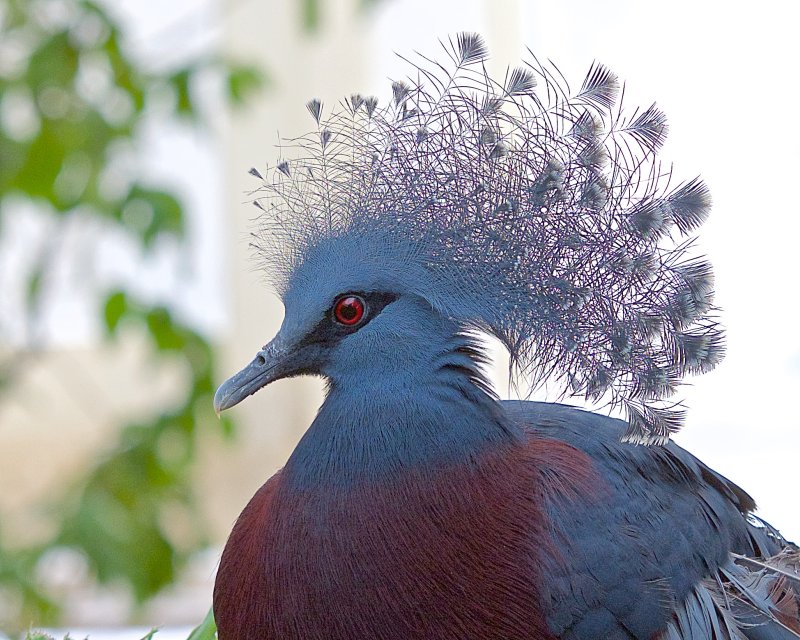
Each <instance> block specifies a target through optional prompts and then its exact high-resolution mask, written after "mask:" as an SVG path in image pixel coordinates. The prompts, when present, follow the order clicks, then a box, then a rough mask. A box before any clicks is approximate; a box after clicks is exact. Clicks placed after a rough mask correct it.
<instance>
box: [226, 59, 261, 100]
mask: <svg viewBox="0 0 800 640" xmlns="http://www.w3.org/2000/svg"><path fill="white" fill-rule="evenodd" d="M265 85H266V78H265V77H264V74H263V73H261V71H259V70H258V69H257V68H256V67H252V66H248V65H236V66H231V68H230V71H229V72H228V98H229V99H230V101H231V104H233V105H235V106H239V105H242V104H244V103H245V102H246V101H247V100H248V99H249V98H250V97H251V96H252V95H253V94H255V93H256V92H258V91H259V90H260V89H262V88H263V87H264V86H265Z"/></svg>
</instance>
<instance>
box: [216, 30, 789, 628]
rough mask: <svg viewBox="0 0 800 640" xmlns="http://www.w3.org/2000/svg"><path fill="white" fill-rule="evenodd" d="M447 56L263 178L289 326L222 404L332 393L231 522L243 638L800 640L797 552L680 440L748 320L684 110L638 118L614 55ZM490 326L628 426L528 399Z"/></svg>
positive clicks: (221, 613)
mask: <svg viewBox="0 0 800 640" xmlns="http://www.w3.org/2000/svg"><path fill="white" fill-rule="evenodd" d="M446 51H447V52H448V54H449V56H450V59H451V63H452V65H453V67H454V69H453V70H452V71H451V72H444V73H445V76H444V77H441V76H439V75H437V73H439V72H442V69H443V68H444V67H440V66H437V65H436V64H435V63H430V64H429V66H428V67H425V66H420V67H418V73H419V75H420V81H419V82H417V83H415V84H408V83H402V82H395V83H394V84H393V86H392V93H393V103H392V104H391V105H390V106H389V107H385V108H382V109H381V108H379V107H378V103H377V101H376V100H375V99H373V98H363V97H361V96H351V98H350V99H349V100H348V101H347V102H346V104H345V105H344V108H343V110H342V111H340V112H339V113H338V114H334V115H333V116H331V117H330V118H328V119H327V120H326V119H325V118H324V117H323V106H322V104H321V103H319V102H318V101H311V102H310V103H309V105H308V109H309V112H310V113H311V115H312V117H313V119H314V121H315V122H316V123H317V125H318V127H319V128H318V130H317V131H316V132H315V133H314V136H313V139H310V140H307V141H306V142H301V143H300V144H299V146H298V150H299V156H300V157H298V158H295V159H282V160H281V162H279V163H278V165H277V166H276V168H275V171H274V173H273V174H272V175H271V176H270V178H271V179H270V180H266V179H264V178H263V176H261V174H260V173H259V172H258V171H254V172H253V173H254V174H255V175H256V176H257V177H259V178H261V179H262V180H264V183H265V184H264V192H263V197H259V199H258V200H257V201H256V202H257V204H258V205H259V207H260V208H262V209H263V211H264V212H265V214H264V217H263V219H262V226H261V228H260V230H259V232H258V233H257V234H256V239H255V243H256V250H257V252H258V254H259V255H260V256H261V257H262V258H263V259H264V261H265V262H266V266H267V267H268V269H269V270H270V273H271V277H273V279H274V282H275V285H276V287H277V289H278V292H279V293H280V295H281V297H282V300H283V303H284V306H285V317H284V321H283V324H282V325H281V328H280V330H279V332H278V334H277V335H276V336H275V338H274V339H273V340H272V341H271V342H270V343H268V344H267V345H266V346H265V347H263V348H262V350H261V351H260V352H259V353H258V354H257V356H256V357H255V359H254V360H253V361H252V362H251V363H250V364H249V365H248V366H247V367H245V368H244V369H243V370H242V371H241V372H239V373H238V374H236V375H235V376H233V377H232V378H230V379H229V380H228V381H227V382H225V383H224V384H223V385H222V386H221V387H220V388H219V390H218V392H217V395H216V397H215V400H214V402H215V407H216V409H217V411H222V410H225V409H227V408H229V407H232V406H234V405H235V404H237V403H238V402H240V401H242V400H243V399H244V398H246V397H247V396H248V395H250V394H252V393H254V392H255V391H257V390H258V389H259V388H261V387H263V386H264V385H266V384H269V383H270V382H272V381H273V380H276V379H279V378H284V377H289V376H295V375H303V374H312V375H321V376H323V377H324V378H325V380H326V381H327V385H328V386H327V393H326V398H325V401H324V403H323V405H322V407H321V408H320V410H319V413H318V415H317V417H316V418H315V420H314V422H313V423H312V425H311V426H310V427H309V429H308V431H307V432H306V434H305V435H304V436H303V438H302V440H301V441H300V443H299V444H298V446H297V448H296V449H295V451H294V452H293V453H292V455H291V457H290V458H289V460H288V461H287V464H286V466H285V467H284V469H283V470H282V471H281V472H279V473H278V474H276V476H274V477H273V478H272V479H271V480H270V481H269V482H267V483H266V484H265V485H264V487H262V489H261V490H260V491H259V492H258V494H256V496H254V498H253V500H252V501H251V503H250V504H249V505H248V507H247V508H246V509H245V511H244V512H243V513H242V515H241V516H240V519H239V521H238V522H237V525H236V527H235V528H234V531H233V533H232V534H231V538H230V540H229V542H228V545H227V546H226V549H225V552H224V554H223V558H222V561H221V563H220V569H219V574H218V578H217V584H216V588H215V615H216V617H217V622H218V624H219V630H220V639H221V640H238V639H240V638H254V637H257V638H262V639H270V638H281V639H285V638H298V639H299V638H302V639H303V640H314V639H319V640H322V639H323V638H325V639H330V638H337V639H338V638H341V639H343V640H344V639H350V638H361V637H364V638H367V637H369V638H373V637H379V638H384V639H395V638H397V639H400V638H428V637H436V638H453V639H455V638H459V639H465V638H470V639H475V640H478V639H481V640H485V639H493V638H504V639H516V638H518V639H520V640H522V639H529V638H537V639H542V640H547V639H555V638H563V639H573V640H590V639H595V638H642V639H645V638H646V639H651V638H657V639H659V640H701V639H709V638H714V639H727V638H730V639H738V640H741V639H742V638H751V639H758V638H764V639H781V638H798V637H800V616H798V609H797V606H798V598H797V594H798V589H799V588H800V573H799V572H798V565H799V564H800V560H798V558H800V556H798V551H797V548H796V547H794V546H793V545H791V544H790V543H788V542H786V541H785V540H783V539H782V538H781V537H780V535H779V534H778V533H777V532H776V531H774V530H773V529H772V528H771V527H769V526H768V525H766V524H764V523H762V522H760V521H759V520H757V519H755V518H754V517H753V516H752V510H753V509H754V507H755V505H754V503H753V501H752V499H751V498H750V497H749V496H748V495H747V494H746V493H745V492H744V491H743V490H742V489H740V488H739V487H737V486H736V485H734V484H733V483H731V482H730V481H728V480H727V479H725V478H723V477H721V476H720V475H719V474H716V473H715V472H714V471H712V470H711V469H709V468H708V467H706V466H705V465H703V464H702V463H701V462H699V461H698V460H696V459H695V458H693V457H692V456H691V455H690V454H688V453H687V452H685V451H683V450H682V449H681V448H680V447H677V446H676V445H675V444H674V443H671V442H669V433H670V432H672V431H674V430H675V429H676V428H677V427H678V425H679V415H678V414H677V413H676V409H675V407H674V406H671V405H669V404H668V400H667V399H668V398H669V396H670V395H671V394H672V393H673V392H674V391H675V389H676V387H677V385H678V383H679V381H680V379H681V377H682V376H683V375H685V374H687V373H698V372H702V371H705V370H707V369H708V368H710V367H712V366H714V365H715V364H716V362H717V361H718V360H719V358H720V357H721V340H722V334H721V332H720V329H719V328H718V327H717V326H716V322H715V320H714V317H713V311H714V310H713V307H712V301H711V297H712V293H713V291H712V287H711V273H710V267H709V266H708V265H707V264H706V263H704V262H703V261H701V260H698V259H690V258H688V253H687V251H688V248H687V244H686V242H683V243H678V244H677V246H674V245H675V243H674V242H673V241H672V234H674V235H675V236H676V238H677V237H678V236H683V235H684V234H686V233H688V232H691V231H692V230H693V229H694V228H695V227H696V226H697V225H699V224H700V223H701V222H702V221H703V219H704V218H705V215H706V211H707V208H708V196H707V193H706V190H705V188H704V187H703V186H702V183H700V182H699V181H697V180H693V181H691V182H688V183H686V184H684V185H682V186H678V187H677V188H674V189H670V188H669V185H668V184H667V182H668V176H666V175H662V170H661V168H660V165H659V164H658V161H657V157H656V151H657V148H658V147H659V145H660V143H661V141H662V139H663V135H664V133H665V130H666V124H665V121H664V118H663V116H662V115H661V114H660V112H658V111H657V110H656V109H655V108H654V107H651V108H650V109H647V110H644V111H642V112H641V113H638V112H636V113H634V114H633V115H632V116H630V117H625V116H624V115H622V112H621V111H620V110H618V109H617V108H616V107H615V106H614V105H615V99H616V93H617V81H616V78H615V77H614V76H613V75H612V74H610V72H608V71H606V70H605V69H603V68H602V67H599V66H595V67H593V69H592V71H591V72H590V74H589V76H588V77H587V79H586V81H585V82H584V84H583V86H582V88H581V90H580V91H579V92H578V94H576V96H573V97H570V96H569V95H568V93H566V92H565V91H563V90H561V87H560V85H559V83H558V82H557V81H556V80H555V77H554V76H553V75H552V73H551V72H550V71H548V69H547V68H546V67H543V66H536V65H534V66H530V67H527V68H521V69H517V70H514V71H513V72H511V73H510V74H508V77H507V78H506V81H505V82H503V83H496V82H494V81H493V80H492V79H491V78H490V77H488V76H487V75H486V73H485V71H484V69H483V66H482V64H481V63H482V61H483V60H484V58H485V56H486V52H485V48H484V46H483V44H482V41H481V40H480V38H479V37H477V36H474V35H471V34H462V35H461V36H459V37H458V38H457V39H456V41H455V42H454V43H450V44H449V45H447V46H446ZM437 70H438V71H437ZM537 79H538V80H540V81H542V80H543V81H544V83H545V87H546V91H545V94H546V95H547V96H548V98H547V99H545V98H542V97H540V96H539V95H538V94H537V93H536V91H535V84H536V80H537ZM482 332H484V333H491V334H494V335H495V336H497V337H499V338H500V339H501V340H502V341H503V343H504V344H505V345H506V346H507V347H508V349H509V352H510V353H511V356H512V361H513V362H514V363H515V364H516V366H517V367H518V368H519V369H520V371H521V373H523V374H530V375H531V376H533V378H534V379H535V380H536V379H542V378H543V377H546V376H553V377H555V378H556V379H558V380H561V381H563V382H565V383H567V384H568V385H570V389H569V390H570V391H571V392H574V393H577V394H579V395H583V396H586V397H602V396H603V395H605V394H608V395H609V396H610V400H611V401H612V403H619V404H623V405H624V406H625V408H626V409H627V414H628V420H627V422H622V421H620V420H614V419H612V418H609V417H604V416H600V415H597V414H593V413H588V412H585V411H581V410H578V409H575V408H571V407H567V406H564V405H558V404H546V403H534V402H523V401H518V402H501V401H500V400H499V399H498V398H497V396H496V395H495V393H494V392H493V390H492V388H491V385H490V383H489V382H488V381H487V378H486V375H485V370H484V365H485V364H486V355H485V353H484V351H483V348H482V346H481V345H482V343H481V341H480V334H481V333H482ZM631 441H634V442H638V443H645V442H646V443H649V444H651V445H652V446H637V445H636V444H633V443H632V442H631ZM780 554H782V555H780Z"/></svg>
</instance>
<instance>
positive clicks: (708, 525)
mask: <svg viewBox="0 0 800 640" xmlns="http://www.w3.org/2000/svg"><path fill="white" fill-rule="evenodd" d="M505 405H506V406H505V408H506V410H507V412H508V414H509V415H510V416H512V417H513V418H514V419H516V420H517V421H519V422H520V423H522V424H523V425H525V426H526V428H527V429H529V430H530V431H531V432H533V433H535V434H537V435H540V436H542V437H546V438H551V439H555V440H561V441H563V442H566V443H567V444H569V445H571V446H573V447H575V448H576V449H579V450H581V451H583V452H584V453H585V454H587V455H588V457H589V458H590V459H591V460H592V462H593V463H594V466H595V471H596V472H597V473H598V474H599V476H600V479H601V482H600V483H599V484H600V486H598V489H597V492H596V494H595V495H594V496H588V497H587V498H586V500H585V501H582V502H581V503H580V504H575V503H565V502H554V503H552V504H551V505H550V506H549V510H548V512H549V515H550V517H551V520H552V523H553V535H554V538H555V542H556V553H554V557H553V559H552V561H551V562H550V563H548V566H547V567H545V575H547V576H548V584H547V585H545V591H544V593H545V598H546V600H547V602H546V607H548V608H549V618H548V619H549V623H550V626H551V628H552V629H553V631H554V633H555V634H556V636H557V637H559V638H565V639H571V640H585V639H590V638H592V639H594V638H606V639H614V638H648V639H649V638H663V639H665V640H689V639H693V640H694V639H696V640H700V639H702V640H709V639H715V640H716V639H720V640H724V639H727V638H732V639H733V638H735V639H743V638H748V639H750V638H752V639H754V640H771V639H772V638H776V639H778V638H799V637H800V625H798V622H797V621H798V616H797V597H796V594H798V593H800V578H799V577H798V574H797V573H796V570H797V566H796V565H791V564H790V565H789V566H790V567H794V568H792V569H791V570H789V569H786V566H787V564H786V563H787V562H788V561H785V560H783V561H780V562H779V561H778V560H775V559H773V560H769V561H766V562H765V561H764V559H765V558H768V557H769V556H773V555H775V554H778V553H781V552H783V553H788V554H792V553H794V554H796V553H797V549H796V547H794V546H793V545H791V544H789V543H787V542H786V541H785V540H784V539H783V538H782V537H781V536H780V534H778V532H777V531H775V530H774V529H772V527H770V526H769V525H767V524H766V523H764V522H763V521H760V520H758V519H757V518H755V517H754V516H752V515H751V514H750V512H751V511H752V510H753V509H754V508H755V503H754V502H753V500H752V498H751V497H750V496H749V495H748V494H747V493H745V492H744V491H743V490H742V489H740V488H739V487H738V486H736V485H735V484H734V483H732V482H730V481H729V480H727V479H726V478H724V477H723V476H721V475H719V474H718V473H716V472H715V471H713V470H711V469H709V468H708V467H707V466H705V465H704V464H703V463H702V462H700V461H699V460H697V459H696V458H695V457H694V456H692V455H691V454H689V453H688V452H687V451H685V450H683V449H681V448H680V447H679V446H677V445H676V444H674V443H669V444H667V445H666V446H663V447H642V446H635V445H631V444H623V443H621V442H620V438H621V436H622V434H623V433H624V432H625V429H626V426H627V425H626V424H625V423H623V422H622V421H620V420H615V419H613V418H608V417H606V416H601V415H598V414H595V413H589V412H586V411H582V410H580V409H576V408H574V407H568V406H564V405H557V404H546V403H537V402H508V403H505ZM791 557H794V558H796V555H795V556H791ZM781 562H782V564H781ZM757 563H760V564H757ZM779 566H780V567H782V569H780V570H779V569H778V568H777V567H779ZM781 571H782V572H781ZM792 572H794V573H792ZM793 625H794V626H793ZM793 629H794V630H793ZM786 634H788V635H786Z"/></svg>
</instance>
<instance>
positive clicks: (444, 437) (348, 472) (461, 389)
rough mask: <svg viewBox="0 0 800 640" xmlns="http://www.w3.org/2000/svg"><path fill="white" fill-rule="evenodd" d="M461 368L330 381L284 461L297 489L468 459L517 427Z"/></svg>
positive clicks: (517, 435)
mask: <svg viewBox="0 0 800 640" xmlns="http://www.w3.org/2000/svg"><path fill="white" fill-rule="evenodd" d="M472 374H474V372H470V371H469V370H467V369H453V368H450V367H445V368H444V369H438V370H433V371H432V372H431V373H430V374H429V375H427V376H422V375H419V373H418V372H407V371H406V372H399V371H396V372H394V373H393V374H392V375H388V376H385V377H383V376H375V377H373V378H370V379H368V380H365V379H364V378H361V379H360V380H359V381H358V384H356V383H355V382H354V381H353V383H352V384H351V383H350V381H348V380H340V381H338V382H337V383H334V384H332V385H331V387H330V390H329V393H328V395H327V398H326V400H325V402H324V403H323V405H322V407H321V408H320V411H319V414H318V415H317V417H316V419H315V420H314V422H313V423H312V425H311V426H310V427H309V429H308V431H307V432H306V434H305V435H304V436H303V438H302V440H301V441H300V443H299V444H298V446H297V448H296V449H295V451H294V452H293V453H292V455H291V457H290V459H289V461H288V462H287V464H286V467H285V468H284V474H283V475H284V478H285V480H286V481H287V482H289V483H291V484H293V485H295V486H296V487H302V488H313V487H319V486H324V487H329V488H330V487H337V486H339V487H346V486H352V485H354V484H359V483H369V482H372V481H374V482H380V481H381V480H382V479H385V478H386V477H388V476H390V475H391V474H395V473H397V472H399V471H402V470H413V469H415V468H424V467H436V466H440V465H447V464H451V463H461V462H463V463H465V464H472V463H473V462H474V460H476V459H477V458H478V457H479V455H480V454H481V453H484V452H486V451H490V450H492V449H493V448H496V447H498V446H502V445H503V444H508V443H513V442H518V441H520V440H521V438H522V435H521V431H520V428H519V427H518V426H517V425H516V424H515V423H514V422H513V421H512V420H510V419H509V418H508V417H507V416H506V414H505V412H504V410H503V408H502V406H501V404H500V403H499V402H498V401H497V400H496V399H495V398H494V397H492V396H491V395H490V394H488V393H487V392H486V389H485V388H483V385H482V384H481V383H480V381H479V380H478V381H477V384H476V379H475V378H474V377H473V375H472Z"/></svg>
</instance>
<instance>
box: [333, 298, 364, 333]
mask: <svg viewBox="0 0 800 640" xmlns="http://www.w3.org/2000/svg"><path fill="white" fill-rule="evenodd" d="M365 307H366V305H365V304H364V300H363V298H360V297H359V296H344V297H342V298H339V300H338V301H337V302H336V304H335V305H334V307H333V317H334V318H336V322H339V323H341V324H344V325H347V326H348V327H352V326H353V325H356V324H358V323H359V322H361V319H362V318H363V317H364V309H365Z"/></svg>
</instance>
